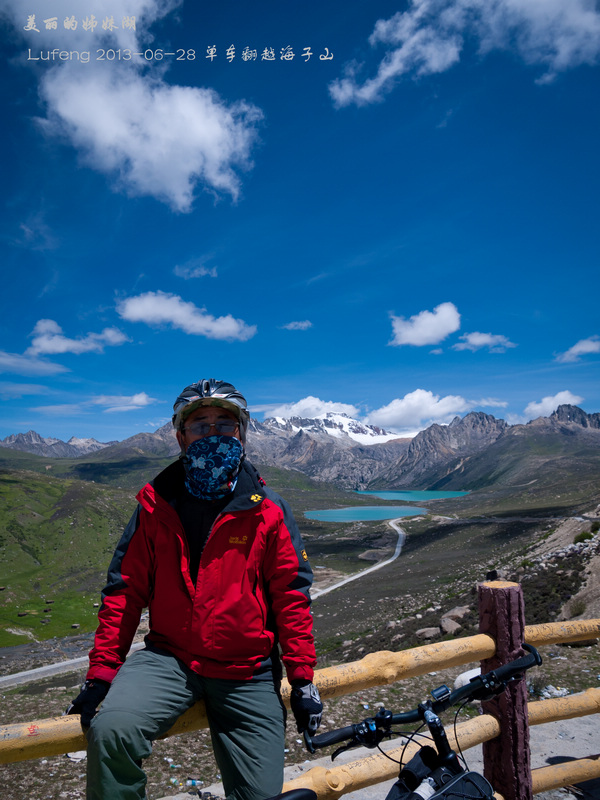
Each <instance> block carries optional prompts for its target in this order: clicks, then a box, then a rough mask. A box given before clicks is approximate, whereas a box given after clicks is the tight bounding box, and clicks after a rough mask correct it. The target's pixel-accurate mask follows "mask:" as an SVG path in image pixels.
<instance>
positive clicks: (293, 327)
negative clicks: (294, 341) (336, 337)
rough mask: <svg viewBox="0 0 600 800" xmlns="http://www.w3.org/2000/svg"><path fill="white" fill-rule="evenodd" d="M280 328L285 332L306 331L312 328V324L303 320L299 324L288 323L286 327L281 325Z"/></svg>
mask: <svg viewBox="0 0 600 800" xmlns="http://www.w3.org/2000/svg"><path fill="white" fill-rule="evenodd" d="M281 327H282V328H284V329H285V330H286V331H307V330H308V329H309V328H312V322H311V321H310V320H308V319H305V320H302V321H301V322H300V321H299V322H288V323H287V325H282V326H281Z"/></svg>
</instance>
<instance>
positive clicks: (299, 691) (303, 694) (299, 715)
mask: <svg viewBox="0 0 600 800" xmlns="http://www.w3.org/2000/svg"><path fill="white" fill-rule="evenodd" d="M290 705H291V706H292V713H293V715H294V717H295V719H296V725H297V726H298V732H299V733H302V732H303V731H308V732H309V734H310V735H311V736H314V735H315V733H316V732H317V728H318V727H319V725H320V724H321V717H322V716H323V703H322V702H321V696H320V695H319V690H318V689H317V687H316V686H315V685H314V683H311V682H310V681H307V680H295V681H292V693H291V694H290Z"/></svg>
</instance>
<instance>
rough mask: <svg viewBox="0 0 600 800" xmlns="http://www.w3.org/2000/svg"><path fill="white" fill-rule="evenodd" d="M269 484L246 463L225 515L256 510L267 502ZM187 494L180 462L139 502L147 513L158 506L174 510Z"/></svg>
mask: <svg viewBox="0 0 600 800" xmlns="http://www.w3.org/2000/svg"><path fill="white" fill-rule="evenodd" d="M264 487H265V482H264V480H263V479H262V478H261V477H260V475H259V474H258V472H257V471H256V469H255V468H254V467H253V466H252V464H251V463H250V462H249V461H247V460H244V463H243V464H242V468H241V470H240V473H239V476H238V480H237V483H236V486H235V489H234V490H233V492H232V493H231V498H230V499H229V501H228V502H227V504H226V505H225V507H224V508H223V509H222V510H221V514H227V513H230V512H236V511H245V510H247V509H249V508H255V507H256V506H258V505H259V504H260V503H262V501H263V500H264V499H265V489H264ZM184 491H185V470H184V468H183V464H182V463H181V461H180V460H179V459H178V460H177V461H174V462H173V463H172V464H169V466H168V467H167V468H166V469H164V470H163V471H162V472H161V473H159V474H158V475H157V476H156V478H154V480H152V481H150V483H147V484H146V485H145V486H144V487H143V489H142V490H141V491H140V492H139V493H138V496H137V499H138V502H139V503H140V504H141V505H142V506H143V507H144V508H145V509H146V511H150V512H152V511H154V510H155V508H156V507H157V506H158V505H162V503H163V502H164V503H167V504H168V505H170V506H173V505H174V504H175V501H176V499H177V497H178V496H180V495H181V493H182V492H184Z"/></svg>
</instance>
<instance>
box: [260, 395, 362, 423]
mask: <svg viewBox="0 0 600 800" xmlns="http://www.w3.org/2000/svg"><path fill="white" fill-rule="evenodd" d="M329 413H331V414H347V415H348V416H349V417H356V416H357V415H358V413H359V411H358V408H356V406H352V405H349V404H348V403H336V402H333V401H331V400H321V399H320V398H318V397H313V396H312V395H309V396H308V397H303V398H302V400H298V402H297V403H284V404H282V405H280V406H271V408H270V413H269V416H271V417H283V419H289V418H290V417H305V418H308V419H314V418H315V417H320V416H324V415H325V414H329Z"/></svg>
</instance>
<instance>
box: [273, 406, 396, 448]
mask: <svg viewBox="0 0 600 800" xmlns="http://www.w3.org/2000/svg"><path fill="white" fill-rule="evenodd" d="M263 425H264V426H266V427H268V428H272V429H277V428H278V429H279V430H284V431H291V432H293V433H298V432H299V431H304V432H305V433H311V434H320V433H325V434H327V435H328V436H335V437H336V438H344V437H345V436H348V437H349V438H350V439H351V440H352V441H353V442H356V443H357V444H363V445H370V444H382V443H383V442H390V441H392V440H393V439H399V438H400V436H399V435H398V434H397V433H390V431H386V430H383V428H377V427H376V426H375V425H365V424H364V423H362V422H358V420H355V419H352V417H349V416H348V415H347V414H334V413H331V412H329V413H327V414H320V415H319V416H317V417H314V418H312V419H306V418H303V417H290V418H289V419H284V418H283V417H270V418H269V419H266V420H265V421H264V422H263Z"/></svg>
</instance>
